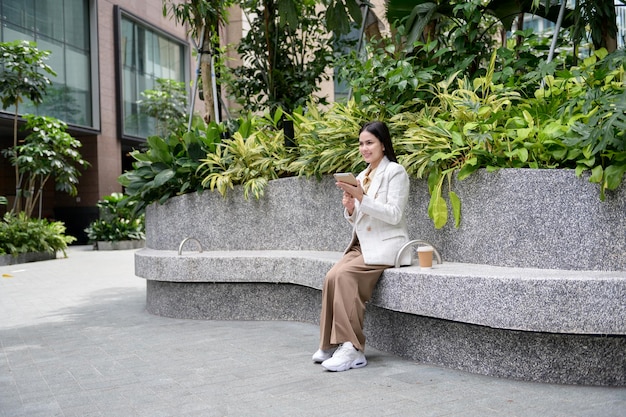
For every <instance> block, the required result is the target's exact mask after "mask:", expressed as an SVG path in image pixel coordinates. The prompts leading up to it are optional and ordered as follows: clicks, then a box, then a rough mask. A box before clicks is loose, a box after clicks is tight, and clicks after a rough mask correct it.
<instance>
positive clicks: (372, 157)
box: [359, 130, 385, 168]
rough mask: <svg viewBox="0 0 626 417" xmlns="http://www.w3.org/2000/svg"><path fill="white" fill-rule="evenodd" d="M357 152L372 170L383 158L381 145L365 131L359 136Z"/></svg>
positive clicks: (383, 150)
mask: <svg viewBox="0 0 626 417" xmlns="http://www.w3.org/2000/svg"><path fill="white" fill-rule="evenodd" d="M359 152H361V156H363V159H364V160H365V162H367V163H368V164H370V165H371V166H372V168H376V167H377V166H378V163H379V162H380V161H381V160H382V159H383V156H385V149H384V148H383V143H382V142H381V141H380V140H379V139H378V138H377V137H376V136H374V134H372V133H370V132H368V131H367V130H364V131H363V132H361V134H360V135H359Z"/></svg>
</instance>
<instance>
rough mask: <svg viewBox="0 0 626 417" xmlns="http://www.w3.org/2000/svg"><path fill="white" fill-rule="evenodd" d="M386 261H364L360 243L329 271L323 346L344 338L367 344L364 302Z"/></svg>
mask: <svg viewBox="0 0 626 417" xmlns="http://www.w3.org/2000/svg"><path fill="white" fill-rule="evenodd" d="M386 268H389V267H388V266H386V265H365V263H364V262H363V255H362V254H361V248H360V247H359V246H353V247H352V248H350V251H349V252H348V253H346V254H345V255H344V256H343V258H341V260H340V261H339V262H337V263H336V264H335V265H334V266H333V267H332V268H331V269H330V271H328V273H327V274H326V278H325V279H324V287H323V290H322V313H321V316H320V349H323V350H327V349H330V348H332V347H334V346H336V345H339V344H341V343H344V342H352V344H353V345H354V347H356V348H357V349H359V350H361V351H362V350H364V348H365V335H364V334H363V320H364V318H365V303H366V301H367V300H369V299H370V297H371V296H372V291H374V287H375V286H376V283H377V282H378V279H379V278H380V276H381V275H382V273H383V271H384V270H385V269H386Z"/></svg>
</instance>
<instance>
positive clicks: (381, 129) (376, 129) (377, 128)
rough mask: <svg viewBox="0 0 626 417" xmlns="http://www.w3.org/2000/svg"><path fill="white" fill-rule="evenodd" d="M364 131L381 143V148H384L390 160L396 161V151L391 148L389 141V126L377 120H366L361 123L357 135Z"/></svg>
mask: <svg viewBox="0 0 626 417" xmlns="http://www.w3.org/2000/svg"><path fill="white" fill-rule="evenodd" d="M364 131H367V132H369V133H371V134H372V135H374V136H376V138H378V140H379V141H380V142H381V143H382V144H383V148H385V151H384V152H385V156H386V157H387V158H388V159H389V160H390V161H391V162H398V159H397V158H396V153H395V152H394V150H393V144H392V143H391V134H390V133H389V128H388V127H387V125H386V124H384V123H383V122H380V121H378V120H374V121H371V122H367V123H365V124H364V125H363V127H362V128H361V130H359V135H360V134H361V133H362V132H364Z"/></svg>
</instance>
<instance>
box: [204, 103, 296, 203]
mask: <svg viewBox="0 0 626 417" xmlns="http://www.w3.org/2000/svg"><path fill="white" fill-rule="evenodd" d="M282 120H283V112H282V110H281V109H278V110H277V111H276V112H275V113H274V115H273V116H271V115H269V114H266V115H265V116H264V117H257V116H250V117H248V118H247V119H245V121H243V123H241V124H240V127H239V129H238V131H237V132H235V134H234V135H233V137H232V138H230V139H229V140H226V141H224V142H222V143H220V144H219V145H217V147H216V149H215V152H214V153H209V154H207V155H206V157H205V158H204V159H202V160H201V161H202V164H201V165H200V166H199V167H198V174H199V175H200V176H201V177H202V178H203V179H202V186H204V187H206V188H209V189H210V190H217V191H218V192H219V193H220V194H222V196H225V195H226V192H227V191H228V189H229V188H230V189H232V188H234V185H236V184H243V189H244V197H245V198H248V197H249V196H250V195H253V196H254V197H255V198H260V197H261V196H262V195H263V190H264V188H265V185H267V182H268V180H271V179H276V178H279V177H284V176H286V175H290V174H289V172H288V166H289V164H290V162H291V161H292V160H293V159H294V156H293V155H292V154H290V152H289V150H288V149H287V148H286V147H285V139H284V132H283V131H282V130H281V129H279V127H278V126H279V125H280V124H281V123H282Z"/></svg>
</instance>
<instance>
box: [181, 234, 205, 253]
mask: <svg viewBox="0 0 626 417" xmlns="http://www.w3.org/2000/svg"><path fill="white" fill-rule="evenodd" d="M188 240H195V241H196V242H197V243H198V247H199V248H200V253H202V243H200V241H199V240H198V239H196V238H195V237H186V238H184V239H183V241H182V242H180V245H178V256H180V255H181V254H182V253H183V245H184V244H185V242H187V241H188Z"/></svg>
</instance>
